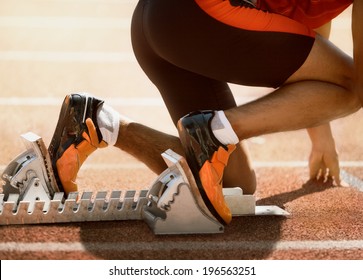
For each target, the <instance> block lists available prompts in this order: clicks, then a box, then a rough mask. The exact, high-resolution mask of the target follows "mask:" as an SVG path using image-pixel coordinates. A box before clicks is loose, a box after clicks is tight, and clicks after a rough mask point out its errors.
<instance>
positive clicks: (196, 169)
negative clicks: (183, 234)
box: [178, 111, 236, 224]
mask: <svg viewBox="0 0 363 280" xmlns="http://www.w3.org/2000/svg"><path fill="white" fill-rule="evenodd" d="M214 115H215V112H214V111H198V112H193V113H190V114H188V115H186V116H185V117H183V118H181V119H180V120H179V122H178V131H179V136H180V140H181V143H182V146H183V148H184V152H185V155H186V160H187V162H188V165H189V168H190V169H191V171H192V173H193V175H194V178H195V181H196V183H197V186H198V188H199V191H200V194H201V196H202V198H203V200H204V202H205V204H206V205H207V207H208V209H209V210H210V211H211V213H212V214H213V215H214V216H215V217H216V218H217V219H218V220H220V221H221V222H224V223H226V224H229V223H230V222H231V220H232V214H231V210H230V209H229V207H228V205H227V204H226V202H225V200H224V195H223V185H222V184H223V183H222V180H223V173H224V168H225V167H226V165H227V163H228V159H229V156H230V154H231V153H232V152H233V151H234V150H235V148H236V146H235V145H234V144H231V145H227V146H226V145H223V144H222V143H220V142H219V141H218V140H217V138H216V137H215V136H214V134H213V131H212V129H211V120H212V118H213V117H214Z"/></svg>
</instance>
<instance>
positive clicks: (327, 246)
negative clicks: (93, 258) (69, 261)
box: [0, 240, 363, 252]
mask: <svg viewBox="0 0 363 280" xmlns="http://www.w3.org/2000/svg"><path fill="white" fill-rule="evenodd" d="M206 248H213V249H214V250H228V251H230V250H254V251H271V250H279V251H284V250H362V249H363V240H326V241H310V240H308V241H276V242H274V241H243V242H241V241H230V242H218V241H203V242H201V241H183V242H167V241H166V242H164V241H163V242H109V243H107V242H105V243H101V242H95V243H89V242H84V243H82V242H69V243H58V242H44V243H42V242H34V243H25V242H3V243H0V251H2V252H11V251H18V252H31V251H45V252H57V251H68V252H86V251H92V250H94V251H130V250H132V251H145V250H158V251H169V250H186V251H190V250H192V251H196V250H205V249H206Z"/></svg>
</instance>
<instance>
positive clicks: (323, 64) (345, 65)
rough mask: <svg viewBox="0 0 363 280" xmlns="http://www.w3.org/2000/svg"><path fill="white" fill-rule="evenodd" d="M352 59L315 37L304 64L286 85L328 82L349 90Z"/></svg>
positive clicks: (321, 38) (320, 38) (329, 43)
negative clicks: (308, 81) (302, 82)
mask: <svg viewBox="0 0 363 280" xmlns="http://www.w3.org/2000/svg"><path fill="white" fill-rule="evenodd" d="M352 75H353V59H352V57H350V56H349V55H347V54H346V53H344V52H343V51H342V50H340V49H339V48H338V47H336V46H335V45H334V44H333V43H331V42H330V41H329V40H327V39H324V38H323V37H321V36H316V40H315V42H314V45H313V47H312V49H311V51H310V53H309V55H308V57H307V59H306V60H305V62H304V64H303V65H302V66H301V67H300V68H299V69H298V70H297V71H296V72H295V73H294V74H293V75H292V76H290V77H289V79H287V81H286V83H293V82H298V81H303V80H316V81H322V82H328V83H333V84H337V85H340V86H343V87H345V88H347V89H350V87H351V85H352Z"/></svg>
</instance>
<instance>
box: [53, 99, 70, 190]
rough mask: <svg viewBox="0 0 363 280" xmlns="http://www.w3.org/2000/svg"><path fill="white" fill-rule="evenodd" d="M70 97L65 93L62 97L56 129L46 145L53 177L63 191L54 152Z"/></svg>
mask: <svg viewBox="0 0 363 280" xmlns="http://www.w3.org/2000/svg"><path fill="white" fill-rule="evenodd" d="M71 99H72V97H71V96H70V95H67V96H66V97H65V98H64V101H63V104H62V107H61V110H60V113H59V118H58V122H57V126H56V129H55V131H54V134H53V138H52V141H51V143H50V145H49V147H48V152H49V155H50V158H51V161H52V167H53V172H54V177H55V178H56V180H57V184H58V187H59V189H60V191H64V188H63V186H62V183H61V181H60V178H59V175H58V172H57V166H56V163H57V160H58V158H56V153H57V151H58V149H59V145H60V142H61V137H62V133H63V130H64V122H65V119H66V117H67V116H68V115H69V111H70V108H71V106H70V104H71V101H72V100H71Z"/></svg>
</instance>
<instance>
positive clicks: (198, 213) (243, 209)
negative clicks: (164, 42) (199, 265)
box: [0, 133, 289, 234]
mask: <svg viewBox="0 0 363 280" xmlns="http://www.w3.org/2000/svg"><path fill="white" fill-rule="evenodd" d="M22 137H23V139H24V141H25V145H26V147H27V150H26V151H25V152H24V153H22V154H21V155H19V156H18V157H16V158H15V159H14V160H13V161H12V162H11V163H10V164H9V165H8V166H7V168H6V169H5V171H4V173H3V174H2V181H3V193H2V194H0V225H12V224H43V223H70V222H85V221H122V220H144V221H145V222H146V223H147V224H148V226H149V227H150V229H151V230H152V231H153V232H154V234H192V233H193V234H198V233H222V232H224V227H225V226H224V225H223V224H222V223H220V222H219V221H218V219H217V218H216V217H214V216H213V215H212V213H211V212H210V211H209V209H208V207H207V206H206V204H205V203H204V201H203V199H202V196H201V194H200V193H199V189H198V187H197V185H196V183H195V180H194V177H193V175H192V172H191V170H190V169H189V167H188V164H187V162H186V160H185V159H184V158H183V157H181V156H180V155H178V154H176V153H175V152H173V151H172V150H167V151H166V152H164V153H163V154H162V157H163V159H164V160H165V162H166V164H167V166H168V168H167V169H166V170H165V171H164V172H163V173H162V174H160V175H159V176H158V178H157V179H156V180H155V181H154V183H153V184H152V185H151V187H150V188H149V189H147V190H142V191H139V192H137V191H126V192H123V191H120V190H117V191H112V192H111V193H110V195H108V193H109V192H107V191H103V192H98V193H95V194H94V193H92V192H83V193H82V194H81V193H70V194H69V195H68V197H66V198H65V197H64V194H63V193H62V192H59V189H58V187H57V186H56V183H55V180H54V174H53V170H52V169H51V164H50V160H49V154H48V152H47V150H46V149H45V148H44V147H45V145H44V142H43V140H42V139H41V138H40V137H39V136H37V135H35V134H33V133H27V134H24V135H22ZM223 193H224V197H225V201H226V203H227V205H228V206H229V208H230V209H231V212H232V216H246V215H248V216H254V215H282V216H287V215H289V213H288V212H286V211H284V210H283V209H281V208H279V207H277V206H256V201H255V198H254V196H253V195H244V194H243V192H242V189H241V188H230V189H227V188H226V189H224V190H223ZM137 194H138V195H137Z"/></svg>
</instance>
